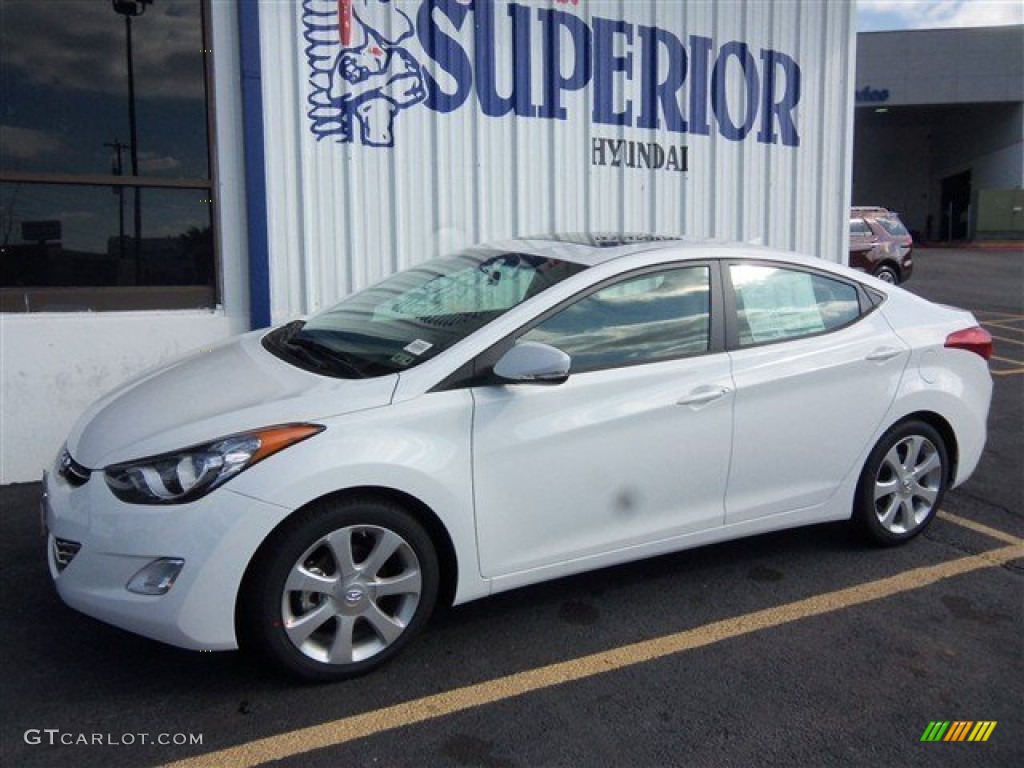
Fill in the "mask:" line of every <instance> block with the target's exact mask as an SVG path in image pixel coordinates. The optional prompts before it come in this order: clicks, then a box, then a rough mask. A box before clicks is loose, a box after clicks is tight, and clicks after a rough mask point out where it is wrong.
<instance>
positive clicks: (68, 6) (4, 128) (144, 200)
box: [0, 0, 218, 312]
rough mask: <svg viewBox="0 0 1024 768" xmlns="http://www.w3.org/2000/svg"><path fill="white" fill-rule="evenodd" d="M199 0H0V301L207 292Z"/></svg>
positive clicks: (109, 306) (41, 308)
mask: <svg viewBox="0 0 1024 768" xmlns="http://www.w3.org/2000/svg"><path fill="white" fill-rule="evenodd" d="M205 15H206V0H175V1H174V2H165V1H164V0H157V1H156V2H153V1H152V0H117V2H113V3H111V2H64V3H53V2H38V1H37V0H4V3H3V22H2V23H0V64H2V66H0V73H2V75H0V89H2V92H3V114H2V115H0V217H2V219H0V235H2V241H0V311H4V312H53V311H65V312H66V311H87V310H134V309H181V308H208V307H213V306H215V305H216V303H217V297H218V291H217V270H216V262H215V256H214V238H213V217H212V208H213V205H212V200H213V198H212V191H213V178H212V174H211V164H210V134H209V131H208V126H209V110H208V102H207V97H208V88H207V78H208V73H207V59H208V56H209V45H208V43H207V35H206V22H205Z"/></svg>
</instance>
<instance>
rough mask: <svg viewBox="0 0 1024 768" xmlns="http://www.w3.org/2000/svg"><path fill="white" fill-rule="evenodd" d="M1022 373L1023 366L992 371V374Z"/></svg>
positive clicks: (1012, 374)
mask: <svg viewBox="0 0 1024 768" xmlns="http://www.w3.org/2000/svg"><path fill="white" fill-rule="evenodd" d="M1021 373H1024V368H1007V369H1006V370H1005V371H992V375H993V376H1017V375H1018V374H1021Z"/></svg>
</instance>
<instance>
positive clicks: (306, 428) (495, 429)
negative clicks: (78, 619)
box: [43, 236, 992, 680]
mask: <svg viewBox="0 0 1024 768" xmlns="http://www.w3.org/2000/svg"><path fill="white" fill-rule="evenodd" d="M990 353H991V338H990V337H989V336H988V334H987V333H986V332H985V331H984V330H982V329H981V328H980V327H978V324H977V322H976V321H975V319H974V318H973V317H972V316H971V315H970V314H969V313H968V312H964V311H961V310H957V309H952V308H948V307H941V306H937V305H935V304H931V303H929V302H927V301H925V300H923V299H920V298H917V297H915V296H913V295H911V294H909V293H906V292H905V291H903V290H902V289H900V288H898V287H896V286H892V285H887V284H884V283H882V282H881V281H878V280H875V279H874V278H871V277H869V276H866V275H864V274H862V273H858V272H854V271H852V270H848V269H846V268H844V267H840V266H836V265H834V264H830V263H827V262H825V261H822V260H818V259H812V258H806V257H799V256H794V255H792V254H786V253H780V252H776V251H772V250H769V249H765V248H758V247H750V246H726V245H719V244H713V243H700V242H683V241H673V240H664V241H662V240H658V239H653V238H644V237H637V238H625V239H624V238H615V237H605V238H602V237H567V236H564V237H552V238H535V239H517V240H511V241H506V242H502V243H498V244H492V245H485V246H479V247H475V248H471V249H469V250H466V251H463V252H461V253H458V254H455V255H452V256H449V257H446V258H440V259H436V260H433V261H429V262H427V263H424V264H422V265H420V266H417V267H415V268H412V269H410V270H407V271H405V272H401V273H399V274H396V275H394V276H392V277H389V278H387V279H386V280H384V281H383V282H381V283H379V284H377V285H375V286H373V287H371V288H368V289H366V290H364V291H362V292H360V293H357V294H355V295H353V296H351V297H349V298H347V299H345V300H344V301H342V302H341V303H340V304H338V305H336V306H334V307H333V308H331V309H328V310H326V311H324V312H322V313H320V314H318V315H316V316H314V317H312V318H311V319H309V320H306V321H301V320H300V321H295V322H292V323H288V324H287V325H284V326H281V327H278V328H274V329H272V330H270V331H266V330H262V331H256V332H254V333H250V334H248V335H245V336H242V337H240V338H238V339H234V340H231V341H228V342H226V343H223V344H221V345H220V346H218V347H216V348H214V349H212V350H206V351H203V352H197V353H195V354H193V355H191V356H190V357H186V358H184V359H182V360H180V361H178V362H175V363H173V364H171V365H168V366H166V367H164V368H162V369H160V370H156V371H153V372H150V373H147V374H145V375H143V376H140V377H138V378H136V379H135V380H133V381H131V382H129V383H127V384H125V385H124V386H122V387H121V388H120V389H118V390H117V391H116V392H114V393H112V394H110V395H109V396H107V397H105V398H103V399H102V400H100V401H99V402H97V403H96V404H94V405H93V406H92V407H91V408H89V410H88V411H87V412H86V413H85V414H84V415H83V416H82V418H81V419H80V421H79V422H78V423H77V425H76V426H75V427H74V429H73V430H72V432H71V434H70V436H69V437H68V440H67V444H66V447H65V448H64V449H63V450H62V451H61V453H60V456H59V458H58V460H57V463H56V465H55V467H54V469H53V470H52V471H50V472H49V473H48V474H47V476H46V478H45V485H44V488H45V497H44V501H43V508H44V519H45V525H46V528H47V530H48V534H49V535H48V557H49V564H50V571H51V574H52V576H53V579H54V582H55V584H56V586H57V590H58V591H59V593H60V595H61V597H62V598H63V599H64V600H65V601H66V602H67V603H68V604H69V605H71V606H73V607H74V608H77V609H78V610H80V611H83V612H85V613H87V614H90V615H92V616H95V617H97V618H99V619H102V620H104V621H106V622H109V623H111V624H115V625H117V626H119V627H123V628H125V629H128V630H131V631H133V632H137V633H140V634H142V635H146V636H148V637H151V638H155V639H157V640H162V641H164V642H167V643H172V644H174V645H178V646H182V647H186V648H193V649H214V650H221V649H231V648H236V647H238V645H239V644H241V645H243V646H250V647H253V648H255V649H258V650H260V651H262V652H264V653H266V654H269V656H271V657H272V658H273V659H275V660H276V661H277V662H279V663H280V664H282V665H283V666H284V667H286V668H288V669H289V670H291V671H293V672H294V673H297V674H298V675H300V676H303V677H306V678H310V679H320V680H324V679H337V678H343V677H348V676H352V675H355V674H359V673H362V672H365V671H367V670H369V669H371V668H373V667H376V666H377V665H379V664H381V663H383V662H384V661H386V660H387V659H388V658H390V657H391V656H393V655H394V654H395V653H396V652H398V651H399V650H400V649H401V648H402V647H403V646H404V645H405V644H406V643H407V642H408V641H409V639H410V638H411V637H412V636H413V635H414V634H415V633H416V632H417V631H418V630H419V629H420V628H421V627H422V626H423V624H424V622H425V621H426V619H427V617H428V615H429V614H430V612H431V609H432V608H433V607H434V605H435V603H436V602H437V601H439V600H444V601H449V602H455V603H461V602H465V601H468V600H473V599H476V598H480V597H484V596H486V595H489V594H492V593H494V592H498V591H501V590H506V589H510V588H514V587H518V586H521V585H525V584H531V583H534V582H539V581H543V580H545V579H551V578H554V577H558V576H562V575H565V574H570V573H576V572H579V571H584V570H588V569H593V568H599V567H602V566H607V565H611V564H615V563H621V562H624V561H628V560H634V559H637V558H643V557H650V556H652V555H657V554H660V553H665V552H669V551H673V550H680V549H685V548H688V547H694V546H698V545H701V544H707V543H709V542H717V541H723V540H726V539H733V538H737V537H740V536H747V535H751V534H758V533H763V532H766V531H773V530H778V529H782V528H789V527H793V526H798V525H804V524H808V523H816V522H821V521H828V520H841V519H847V518H849V519H852V522H853V524H854V525H856V526H858V527H859V528H860V529H861V530H862V531H863V532H864V533H866V534H867V535H868V536H870V537H871V538H873V539H875V540H876V541H878V542H880V543H882V544H895V543H898V542H902V541H905V540H907V539H909V538H911V537H913V536H915V535H917V534H918V533H920V532H921V531H922V530H923V529H924V528H925V527H926V526H927V525H928V524H929V522H930V521H931V520H932V518H933V516H934V515H935V512H936V509H937V508H938V506H939V504H940V502H941V501H942V497H943V493H944V492H945V491H946V489H947V488H949V487H951V486H955V485H958V484H960V483H962V482H964V480H966V479H967V477H968V476H969V475H970V474H971V472H972V471H973V470H974V468H975V466H976V464H977V462H978V459H979V456H980V455H981V451H982V448H983V446H984V443H985V434H986V432H985V421H986V417H987V413H988V407H989V401H990V398H991V389H992V384H991V378H990V375H989V371H988V366H987V362H986V360H987V357H988V356H989V354H990Z"/></svg>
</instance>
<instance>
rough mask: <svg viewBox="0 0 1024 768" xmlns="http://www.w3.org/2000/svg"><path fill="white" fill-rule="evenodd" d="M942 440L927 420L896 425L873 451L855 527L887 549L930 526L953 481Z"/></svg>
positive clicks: (857, 503)
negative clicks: (950, 482) (950, 478)
mask: <svg viewBox="0 0 1024 768" xmlns="http://www.w3.org/2000/svg"><path fill="white" fill-rule="evenodd" d="M949 470H950V462H949V452H948V450H947V448H946V443H945V441H944V440H943V439H942V435H940V434H939V432H938V431H937V430H936V429H935V428H934V427H932V426H931V425H930V424H927V423H925V422H923V421H918V420H916V419H915V420H912V421H906V422H903V423H901V424H897V425H896V426H894V427H893V428H892V429H890V430H889V431H888V432H886V433H885V435H883V436H882V438H881V440H879V441H878V444H877V445H876V446H875V447H874V449H873V450H872V451H871V454H870V455H869V456H868V460H867V462H866V463H865V464H864V469H863V471H862V472H861V476H860V481H859V482H858V484H857V494H856V498H855V500H854V508H853V522H854V524H855V525H856V526H857V527H858V528H859V529H860V530H861V532H862V533H864V534H865V535H866V536H867V538H868V539H870V540H871V541H872V542H874V543H876V544H881V545H883V546H893V545H896V544H902V543H903V542H905V541H909V540H910V539H912V538H914V537H915V536H917V535H918V534H919V533H921V531H923V530H924V529H925V528H927V527H928V525H929V524H930V523H931V521H932V519H933V518H934V517H935V513H936V511H937V510H938V508H939V505H940V504H941V503H942V498H943V496H944V495H945V493H946V487H947V485H948V483H949V476H950V471H949Z"/></svg>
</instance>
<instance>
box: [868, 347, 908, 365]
mask: <svg viewBox="0 0 1024 768" xmlns="http://www.w3.org/2000/svg"><path fill="white" fill-rule="evenodd" d="M902 353H903V350H902V349H899V348H898V347H879V348H878V349H876V350H873V351H872V352H870V353H868V356H867V357H865V358H864V359H865V360H870V361H871V362H872V363H881V362H885V361H886V360H892V359H893V358H894V357H897V356H898V355H900V354H902Z"/></svg>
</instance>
